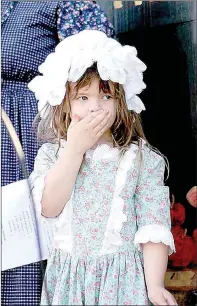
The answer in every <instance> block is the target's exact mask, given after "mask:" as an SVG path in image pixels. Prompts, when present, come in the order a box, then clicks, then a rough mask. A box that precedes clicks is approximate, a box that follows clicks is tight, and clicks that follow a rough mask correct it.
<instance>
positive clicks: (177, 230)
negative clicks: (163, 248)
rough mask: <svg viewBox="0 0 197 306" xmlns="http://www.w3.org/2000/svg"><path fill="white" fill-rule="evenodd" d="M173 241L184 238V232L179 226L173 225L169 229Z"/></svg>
mask: <svg viewBox="0 0 197 306" xmlns="http://www.w3.org/2000/svg"><path fill="white" fill-rule="evenodd" d="M171 232H172V235H173V237H174V239H176V238H177V237H181V238H183V237H184V236H185V231H184V229H182V228H181V227H180V225H174V226H173V227H172V229H171Z"/></svg>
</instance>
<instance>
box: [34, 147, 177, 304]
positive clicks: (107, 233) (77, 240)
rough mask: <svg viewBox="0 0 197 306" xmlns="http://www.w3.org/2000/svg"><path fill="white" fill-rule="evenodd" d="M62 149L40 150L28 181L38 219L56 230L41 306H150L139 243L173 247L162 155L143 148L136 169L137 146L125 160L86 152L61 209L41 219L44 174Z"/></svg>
mask: <svg viewBox="0 0 197 306" xmlns="http://www.w3.org/2000/svg"><path fill="white" fill-rule="evenodd" d="M65 146H66V143H65V142H64V141H62V144H61V148H60V149H59V150H58V145H56V144H50V143H48V144H45V145H43V146H42V147H41V149H40V150H39V153H38V156H37V157H36V161H35V167H34V171H33V173H32V174H31V176H30V181H31V184H32V187H33V196H34V200H35V203H36V206H37V211H38V214H39V218H40V222H50V223H51V226H53V227H54V228H57V231H54V241H53V245H52V249H51V252H50V255H49V260H48V264H47V269H46V274H45V280H44V286H43V291H42V299H41V305H149V301H148V298H147V292H146V284H145V278H144V271H143V260H142V253H141V243H147V242H149V241H152V242H153V243H160V242H162V243H164V244H166V245H168V246H169V253H171V252H172V251H173V250H174V242H173V237H172V234H171V232H170V201H169V189H168V187H166V186H164V184H163V176H164V168H165V163H164V160H163V158H162V157H161V156H159V155H158V154H156V153H154V152H153V151H151V150H150V149H149V148H148V147H147V146H146V145H145V144H144V145H143V148H142V157H143V158H142V162H141V165H139V159H138V153H139V148H138V145H137V144H132V145H131V146H130V148H129V149H128V151H127V152H126V153H125V154H124V156H123V157H120V155H119V150H118V149H116V148H110V147H108V146H107V145H101V146H99V147H97V148H96V149H95V151H92V150H90V151H88V152H87V153H86V155H85V157H84V161H83V163H82V166H81V168H80V171H79V173H78V176H77V180H76V184H75V187H74V190H73V193H72V197H71V199H70V201H69V202H68V203H66V205H65V208H64V210H63V212H62V213H61V215H60V216H59V217H57V218H54V219H48V218H44V217H42V216H41V213H40V211H41V205H40V202H41V198H42V193H43V189H44V181H45V177H46V175H47V173H48V171H49V170H50V168H51V167H53V165H54V164H55V162H56V160H57V158H58V157H59V156H60V154H62V150H63V148H64V147H65Z"/></svg>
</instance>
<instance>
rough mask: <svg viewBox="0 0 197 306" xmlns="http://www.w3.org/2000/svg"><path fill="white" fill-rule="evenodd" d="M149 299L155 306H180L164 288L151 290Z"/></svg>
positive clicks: (156, 287)
mask: <svg viewBox="0 0 197 306" xmlns="http://www.w3.org/2000/svg"><path fill="white" fill-rule="evenodd" d="M148 298H149V300H150V301H151V303H153V305H171V306H173V305H178V304H177V302H176V300H175V298H174V297H173V295H172V294H171V293H170V292H169V291H167V290H166V289H165V288H164V287H162V286H154V287H152V288H151V289H149V290H148Z"/></svg>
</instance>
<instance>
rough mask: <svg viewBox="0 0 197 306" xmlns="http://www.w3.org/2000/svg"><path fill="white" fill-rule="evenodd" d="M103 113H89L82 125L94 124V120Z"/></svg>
mask: <svg viewBox="0 0 197 306" xmlns="http://www.w3.org/2000/svg"><path fill="white" fill-rule="evenodd" d="M101 112H102V111H100V110H99V111H96V112H92V113H89V114H88V115H87V116H86V117H85V118H84V119H82V120H81V123H82V124H84V123H85V124H89V123H90V122H92V120H93V119H94V118H96V117H97V116H98V115H99V114H101Z"/></svg>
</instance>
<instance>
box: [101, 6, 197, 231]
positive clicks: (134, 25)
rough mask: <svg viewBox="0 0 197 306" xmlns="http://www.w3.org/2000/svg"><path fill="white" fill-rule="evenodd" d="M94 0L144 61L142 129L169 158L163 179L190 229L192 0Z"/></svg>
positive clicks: (195, 99)
mask: <svg viewBox="0 0 197 306" xmlns="http://www.w3.org/2000/svg"><path fill="white" fill-rule="evenodd" d="M98 2H99V1H98ZM99 3H100V5H101V6H102V7H103V8H104V9H105V11H106V12H107V14H108V16H109V18H110V19H111V20H112V22H113V24H115V30H116V33H117V37H118V39H119V41H120V42H121V43H123V44H128V45H133V46H135V47H136V48H137V50H138V55H139V58H140V59H141V60H142V61H144V62H145V64H146V65H147V68H148V69H147V71H146V72H145V75H144V80H145V83H146V85H147V89H146V90H145V91H144V92H143V93H142V94H141V98H142V100H143V102H144V104H145V106H146V111H145V112H143V113H142V121H143V125H144V130H145V134H146V137H147V139H148V140H149V142H150V144H151V145H153V146H155V147H157V148H158V149H159V150H160V151H161V152H162V153H163V154H164V155H166V156H167V158H168V160H169V164H170V176H169V179H168V180H167V181H166V184H167V185H168V186H169V187H170V191H171V193H173V194H174V195H175V200H176V202H181V203H182V204H183V205H184V206H185V208H186V220H185V223H184V224H183V227H184V228H187V229H188V234H189V235H192V232H193V229H194V228H196V209H195V208H193V207H192V206H190V205H189V203H188V202H187V200H186V194H187V192H188V191H189V189H190V188H191V187H193V186H195V185H197V182H196V169H197V165H196V156H197V151H196V131H197V128H196V125H197V113H196V108H197V95H196V66H197V63H196V2H195V1H154V2H152V3H149V2H148V1H145V2H143V4H142V5H141V6H135V5H134V3H133V2H132V1H125V2H123V8H122V9H119V10H114V9H113V3H112V2H111V1H110V2H105V3H103V2H102V1H100V2H99Z"/></svg>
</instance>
